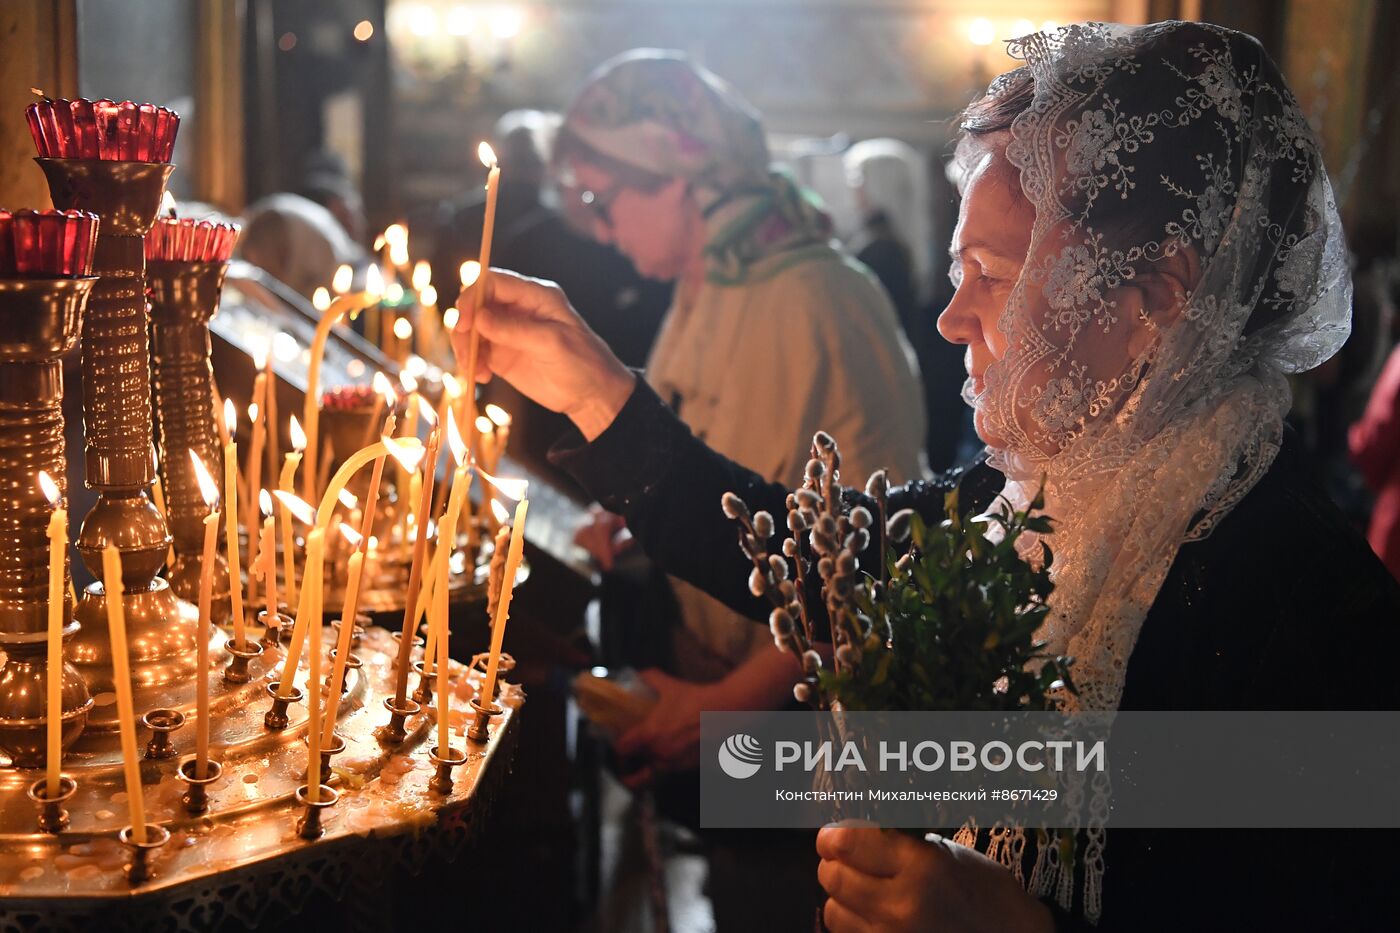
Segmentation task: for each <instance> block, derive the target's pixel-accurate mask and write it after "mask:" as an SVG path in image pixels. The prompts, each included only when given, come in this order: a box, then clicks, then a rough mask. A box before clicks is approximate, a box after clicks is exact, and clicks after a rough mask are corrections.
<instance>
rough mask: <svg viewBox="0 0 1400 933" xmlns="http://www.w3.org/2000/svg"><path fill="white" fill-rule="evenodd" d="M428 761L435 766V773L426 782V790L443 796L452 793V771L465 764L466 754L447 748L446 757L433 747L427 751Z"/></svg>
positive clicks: (458, 749) (436, 747)
mask: <svg viewBox="0 0 1400 933" xmlns="http://www.w3.org/2000/svg"><path fill="white" fill-rule="evenodd" d="M428 760H429V761H430V762H432V763H433V764H434V765H436V766H437V773H436V774H434V775H433V776H432V777H431V778H430V779H429V780H428V789H429V790H431V791H433V792H434V793H438V794H442V795H444V796H446V795H447V794H450V793H452V769H453V768H456V767H458V766H459V765H464V764H466V763H467V753H466V752H464V751H462V750H461V749H460V748H452V747H450V746H449V747H448V749H447V755H446V756H443V754H442V752H441V750H440V749H439V748H438V746H436V745H434V746H433V747H432V748H431V749H429V750H428Z"/></svg>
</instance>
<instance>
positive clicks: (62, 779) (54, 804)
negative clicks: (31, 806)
mask: <svg viewBox="0 0 1400 933" xmlns="http://www.w3.org/2000/svg"><path fill="white" fill-rule="evenodd" d="M77 791H78V782H77V781H75V780H73V779H72V778H70V777H69V776H68V775H66V774H64V775H60V776H59V779H58V793H57V794H55V795H54V796H52V797H50V796H49V781H48V778H46V777H41V778H39V780H37V781H35V782H34V783H33V784H30V785H29V799H30V800H32V801H34V803H35V804H36V805H37V806H38V807H39V831H40V832H45V833H58V832H62V831H63V830H65V829H67V828H68V811H67V810H65V809H63V805H64V804H65V803H67V802H68V800H69V798H71V797H72V796H73V795H74V794H75V793H77Z"/></svg>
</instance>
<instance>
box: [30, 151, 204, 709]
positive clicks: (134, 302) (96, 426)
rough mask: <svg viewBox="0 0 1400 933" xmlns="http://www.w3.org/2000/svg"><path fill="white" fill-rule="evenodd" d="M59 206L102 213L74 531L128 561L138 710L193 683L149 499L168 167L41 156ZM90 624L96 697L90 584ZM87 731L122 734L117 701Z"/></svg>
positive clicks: (77, 654) (165, 534)
mask: <svg viewBox="0 0 1400 933" xmlns="http://www.w3.org/2000/svg"><path fill="white" fill-rule="evenodd" d="M37 161H38V163H39V167H40V168H41V169H43V171H44V175H45V176H46V177H47V179H48V183H49V194H50V196H51V197H52V198H53V202H54V205H55V206H56V207H59V208H60V209H70V208H77V209H79V210H87V211H91V212H93V213H95V214H97V215H98V217H99V218H100V223H99V226H98V237H97V248H96V250H95V252H94V255H93V272H94V273H95V274H96V275H97V276H98V277H99V278H98V282H97V284H96V285H94V286H93V287H92V297H91V298H90V299H89V301H88V306H87V310H86V312H85V314H84V321H83V333H82V345H83V361H82V365H83V432H84V437H85V441H86V446H85V449H84V456H85V458H86V472H87V483H88V485H89V486H90V487H92V488H94V489H96V490H97V491H98V499H97V504H96V505H94V506H93V507H92V511H91V512H89V513H88V515H87V517H86V518H85V519H84V521H83V525H82V530H81V531H80V532H79V533H78V540H77V546H78V553H79V554H81V555H82V558H83V562H84V563H85V564H86V565H87V567H88V570H89V571H91V572H92V575H93V576H94V577H97V578H99V579H100V578H101V576H102V566H101V565H102V551H103V549H104V548H105V547H107V546H108V545H109V544H111V545H116V547H117V548H118V549H119V550H120V551H121V556H122V582H123V584H124V590H125V594H124V595H123V597H122V602H123V604H124V608H125V610H126V626H127V635H128V638H129V639H130V641H131V644H132V646H133V647H136V648H137V650H136V651H135V652H134V653H133V657H132V659H131V662H132V663H131V668H132V669H131V673H132V681H133V686H134V688H135V692H136V697H135V698H136V705H137V707H138V708H139V707H142V706H146V707H149V706H154V705H156V703H154V702H151V700H152V699H153V697H154V696H155V694H156V693H158V692H159V691H160V690H162V689H165V688H168V687H169V685H171V684H173V683H177V682H183V683H193V680H194V677H195V676H196V671H195V667H196V661H195V656H196V644H195V639H196V638H197V637H208V634H209V633H207V632H205V633H200V632H198V631H197V629H198V624H197V622H196V621H195V620H194V619H193V618H189V619H182V618H181V616H180V611H179V605H178V603H177V601H176V599H175V594H174V593H173V592H172V591H171V589H170V587H169V585H168V584H167V583H166V582H165V581H164V580H161V579H158V578H156V571H158V570H159V569H160V566H161V564H162V563H164V561H165V555H166V551H167V550H168V549H169V547H170V532H169V530H168V529H167V527H166V524H165V519H164V517H162V516H161V514H160V513H159V512H158V511H157V510H156V508H155V506H154V505H152V504H151V501H150V500H149V499H148V498H147V497H146V490H147V489H148V488H149V487H150V485H151V483H152V482H153V481H154V480H155V465H154V463H153V462H152V456H151V455H152V450H153V447H152V444H151V425H152V419H151V358H150V346H149V342H148V340H147V333H146V332H147V323H148V319H147V314H146V281H145V271H146V260H145V253H144V238H145V236H146V234H147V232H148V231H149V230H150V228H151V224H152V222H153V221H154V220H155V216H156V212H157V210H158V209H159V208H160V199H161V195H162V194H163V193H164V191H165V182H166V179H167V178H168V177H169V175H170V172H171V168H172V166H170V165H169V164H166V163H158V162H121V161H107V160H98V159H44V158H41V159H38V160H37ZM76 615H77V618H78V621H79V622H81V623H83V627H82V629H81V630H80V631H79V633H78V636H77V638H76V639H75V640H74V643H73V661H74V664H75V665H76V666H77V667H78V669H79V670H80V671H81V672H82V674H83V676H84V677H85V678H86V680H87V683H88V689H89V690H90V691H92V692H93V693H107V692H110V691H111V690H112V662H111V649H110V645H109V643H108V638H107V623H106V618H107V613H106V596H105V593H104V591H103V588H102V585H101V584H100V583H95V584H93V585H92V586H90V587H88V589H87V591H86V592H85V593H84V594H83V596H82V598H81V599H80V600H79V603H78V607H77V610H76ZM89 727H91V728H101V729H107V730H114V729H115V728H116V704H110V705H108V706H105V707H102V708H101V709H99V710H97V711H95V712H94V714H93V715H92V716H91V717H90V719H89Z"/></svg>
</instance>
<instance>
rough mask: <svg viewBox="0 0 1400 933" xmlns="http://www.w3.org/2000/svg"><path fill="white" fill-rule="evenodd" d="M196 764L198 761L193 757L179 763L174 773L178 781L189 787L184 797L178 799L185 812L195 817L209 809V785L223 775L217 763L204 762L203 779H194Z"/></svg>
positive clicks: (196, 772)
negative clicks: (182, 804) (183, 805)
mask: <svg viewBox="0 0 1400 933" xmlns="http://www.w3.org/2000/svg"><path fill="white" fill-rule="evenodd" d="M198 764H199V762H198V760H197V759H195V758H194V757H190V758H186V759H185V760H184V761H182V762H180V767H179V768H178V769H177V771H176V774H177V776H178V777H179V778H180V780H182V781H184V782H185V783H186V784H188V785H189V790H187V791H185V795H184V796H183V797H181V798H180V800H181V801H182V802H183V803H184V804H185V812H187V813H192V814H196V815H197V814H200V813H204V812H206V811H207V810H208V809H209V785H211V784H213V783H214V782H215V781H217V780H218V779H219V778H221V777H223V774H224V766H223V765H221V764H219V763H218V762H217V761H206V762H205V763H204V777H196V776H195V775H196V774H198V771H197V770H196V767H197V766H198Z"/></svg>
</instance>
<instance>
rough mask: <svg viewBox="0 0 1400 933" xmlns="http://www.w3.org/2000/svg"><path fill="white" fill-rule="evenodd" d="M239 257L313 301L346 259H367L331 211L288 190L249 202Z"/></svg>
mask: <svg viewBox="0 0 1400 933" xmlns="http://www.w3.org/2000/svg"><path fill="white" fill-rule="evenodd" d="M238 255H239V256H240V257H242V258H243V259H245V260H247V261H248V262H251V263H252V264H253V265H255V266H259V267H261V268H262V269H263V270H264V271H266V272H267V273H268V274H269V275H271V276H272V277H273V278H275V279H277V280H278V281H280V282H282V283H283V284H284V285H287V286H288V287H289V288H291V289H293V290H294V291H296V292H298V293H300V294H301V295H303V296H304V297H306V298H308V299H309V298H310V297H311V294H312V292H314V291H316V289H317V287H318V286H322V285H328V284H329V283H330V281H331V279H332V278H333V277H334V276H335V270H336V267H338V266H339V265H340V264H341V263H350V264H351V265H355V264H358V263H360V262H362V261H363V259H364V250H363V249H362V248H361V247H360V246H359V245H358V244H357V243H355V242H354V241H353V240H351V238H350V236H349V234H347V233H346V232H345V228H344V227H342V226H341V224H340V221H338V220H336V218H335V216H334V215H333V214H332V213H331V212H330V211H329V210H327V209H326V208H324V207H322V206H321V205H319V204H317V203H316V202H315V201H312V200H310V199H308V198H304V197H302V196H301V195H299V194H292V193H291V192H288V191H284V192H279V193H277V194H270V195H268V196H267V197H264V198H259V199H258V200H257V201H255V202H253V203H252V204H250V205H249V206H248V210H247V211H245V212H244V215H243V232H242V234H241V235H240V236H239V238H238Z"/></svg>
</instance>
